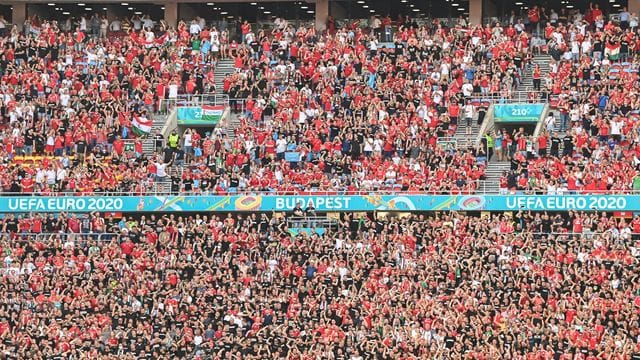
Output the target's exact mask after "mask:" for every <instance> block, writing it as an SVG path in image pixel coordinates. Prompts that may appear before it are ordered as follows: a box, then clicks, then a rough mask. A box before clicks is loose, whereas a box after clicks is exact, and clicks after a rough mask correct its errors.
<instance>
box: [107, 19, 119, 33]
mask: <svg viewBox="0 0 640 360" xmlns="http://www.w3.org/2000/svg"><path fill="white" fill-rule="evenodd" d="M109 30H111V31H120V30H122V22H120V20H119V19H118V18H115V19H114V20H113V21H112V22H111V25H109Z"/></svg>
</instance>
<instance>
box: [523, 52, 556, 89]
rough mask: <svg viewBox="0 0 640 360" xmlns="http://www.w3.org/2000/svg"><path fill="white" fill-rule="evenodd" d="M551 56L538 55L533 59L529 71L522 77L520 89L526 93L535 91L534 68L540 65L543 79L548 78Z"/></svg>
mask: <svg viewBox="0 0 640 360" xmlns="http://www.w3.org/2000/svg"><path fill="white" fill-rule="evenodd" d="M551 59H552V58H551V55H547V54H538V55H535V56H534V57H533V60H532V62H531V67H530V69H528V70H525V71H524V75H523V77H522V83H521V84H520V89H522V90H524V91H533V76H532V74H533V66H534V65H536V64H537V65H539V66H540V72H541V75H542V79H544V77H545V76H547V73H549V70H550V69H551V67H550V66H549V62H550V61H551Z"/></svg>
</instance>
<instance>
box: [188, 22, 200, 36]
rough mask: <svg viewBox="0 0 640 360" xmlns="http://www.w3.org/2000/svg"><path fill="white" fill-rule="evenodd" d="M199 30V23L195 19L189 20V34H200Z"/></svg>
mask: <svg viewBox="0 0 640 360" xmlns="http://www.w3.org/2000/svg"><path fill="white" fill-rule="evenodd" d="M200 31H202V28H200V25H198V23H197V22H196V21H195V20H193V21H191V25H189V34H191V35H198V34H200Z"/></svg>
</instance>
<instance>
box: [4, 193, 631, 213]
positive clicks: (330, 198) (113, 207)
mask: <svg viewBox="0 0 640 360" xmlns="http://www.w3.org/2000/svg"><path fill="white" fill-rule="evenodd" d="M297 204H300V206H301V207H302V208H306V207H307V206H309V205H313V207H315V209H316V211H318V212H333V211H336V212H339V211H450V210H451V211H518V210H524V211H528V210H531V211H568V210H578V211H609V212H614V211H640V196H638V195H510V196H506V195H408V194H407V195H318V196H313V195H304V196H302V195H301V196H294V195H292V196H287V195H282V196H279V195H229V196H221V195H198V196H60V197H45V196H42V197H40V196H0V213H28V212H32V211H33V212H61V211H65V212H91V211H98V212H180V211H188V212H244V211H265V212H271V211H292V210H293V208H294V207H296V205H297Z"/></svg>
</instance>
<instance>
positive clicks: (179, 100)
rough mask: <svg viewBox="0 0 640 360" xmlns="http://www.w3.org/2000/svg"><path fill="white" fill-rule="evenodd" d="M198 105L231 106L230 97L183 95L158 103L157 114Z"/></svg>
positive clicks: (224, 95) (209, 94) (210, 94)
mask: <svg viewBox="0 0 640 360" xmlns="http://www.w3.org/2000/svg"><path fill="white" fill-rule="evenodd" d="M198 105H212V106H217V105H223V106H229V95H226V94H217V93H208V94H181V95H178V97H175V98H164V99H160V100H159V101H158V109H157V111H156V112H157V113H159V114H169V113H170V112H171V111H172V110H173V109H174V108H175V107H178V106H198Z"/></svg>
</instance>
